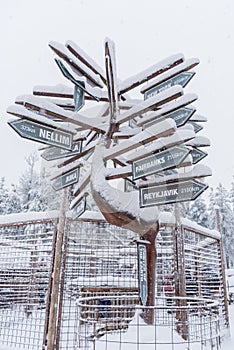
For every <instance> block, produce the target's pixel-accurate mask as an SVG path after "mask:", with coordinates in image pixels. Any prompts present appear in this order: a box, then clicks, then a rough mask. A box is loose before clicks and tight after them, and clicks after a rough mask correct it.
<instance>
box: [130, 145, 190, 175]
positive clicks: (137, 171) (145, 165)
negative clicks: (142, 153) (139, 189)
mask: <svg viewBox="0 0 234 350" xmlns="http://www.w3.org/2000/svg"><path fill="white" fill-rule="evenodd" d="M189 151H190V150H189V149H188V148H185V147H177V146H175V147H173V148H170V149H168V150H166V151H162V152H160V153H158V154H153V155H152V156H149V157H147V158H144V159H142V160H138V161H135V162H133V163H132V173H133V180H136V179H139V178H141V177H143V176H147V175H151V174H154V173H157V172H159V171H162V170H166V169H170V168H174V167H176V166H178V165H179V164H180V163H181V162H182V161H183V160H184V159H185V158H186V156H187V155H188V154H189Z"/></svg>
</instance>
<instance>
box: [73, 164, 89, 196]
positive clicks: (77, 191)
mask: <svg viewBox="0 0 234 350" xmlns="http://www.w3.org/2000/svg"><path fill="white" fill-rule="evenodd" d="M90 177H91V170H90V169H89V170H88V171H87V173H86V174H85V175H84V176H83V177H82V178H81V179H80V181H79V183H78V184H77V185H75V186H74V189H73V196H78V195H79V194H81V193H82V191H84V189H85V188H86V186H88V184H89V182H90Z"/></svg>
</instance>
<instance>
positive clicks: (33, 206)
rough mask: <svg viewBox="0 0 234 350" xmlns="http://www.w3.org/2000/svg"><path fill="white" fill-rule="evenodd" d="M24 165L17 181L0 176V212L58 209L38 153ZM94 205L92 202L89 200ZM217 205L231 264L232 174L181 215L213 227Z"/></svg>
mask: <svg viewBox="0 0 234 350" xmlns="http://www.w3.org/2000/svg"><path fill="white" fill-rule="evenodd" d="M25 161H26V168H25V171H24V173H22V175H21V176H20V178H19V183H18V184H11V185H10V186H9V185H7V179H5V178H4V177H2V178H0V215H6V214H12V213H20V212H27V211H36V212H39V211H46V210H53V209H57V210H58V209H59V207H60V200H61V198H60V192H59V191H58V192H55V191H54V190H53V188H52V186H51V185H50V180H49V176H48V174H47V173H46V170H45V169H43V171H38V167H37V162H38V161H39V156H38V154H37V153H32V154H30V155H29V156H28V157H26V158H25ZM91 205H92V208H93V203H91ZM217 206H218V207H219V210H220V214H221V228H222V234H223V245H224V251H225V258H226V267H227V268H233V267H234V235H233V231H234V175H233V181H232V183H231V184H230V189H226V188H225V187H224V186H223V185H222V183H220V184H219V185H218V186H217V188H209V190H208V197H207V199H204V197H203V196H200V197H199V198H198V199H196V200H195V201H192V202H184V203H181V214H182V217H185V218H188V219H190V220H192V221H194V222H196V223H197V224H199V225H201V226H203V227H206V228H209V229H215V228H216V214H215V208H216V207H217ZM161 210H164V211H173V205H167V206H162V207H161Z"/></svg>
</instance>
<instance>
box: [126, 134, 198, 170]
mask: <svg viewBox="0 0 234 350" xmlns="http://www.w3.org/2000/svg"><path fill="white" fill-rule="evenodd" d="M194 137H195V133H194V131H193V130H176V132H175V133H174V134H173V135H170V136H167V137H162V138H160V139H158V140H155V141H154V143H153V144H152V145H149V146H145V147H144V148H143V149H139V150H137V151H135V152H132V153H131V154H128V155H127V156H125V158H126V159H125V161H126V162H127V163H130V164H131V163H132V162H133V161H135V160H139V159H142V158H145V157H148V156H150V155H152V154H154V153H157V152H160V151H162V150H164V149H168V148H170V147H173V146H175V145H180V144H183V143H185V142H186V141H188V140H191V139H193V138H194Z"/></svg>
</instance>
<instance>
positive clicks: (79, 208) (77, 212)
mask: <svg viewBox="0 0 234 350" xmlns="http://www.w3.org/2000/svg"><path fill="white" fill-rule="evenodd" d="M85 209H86V197H83V198H81V200H80V201H79V202H78V203H77V204H76V205H75V206H74V208H73V213H72V214H73V219H77V218H78V217H79V216H81V215H82V214H83V213H84V212H85Z"/></svg>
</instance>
